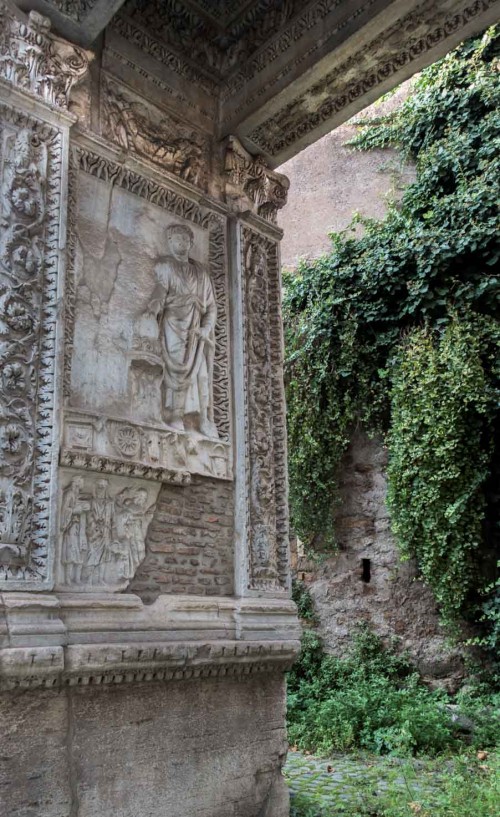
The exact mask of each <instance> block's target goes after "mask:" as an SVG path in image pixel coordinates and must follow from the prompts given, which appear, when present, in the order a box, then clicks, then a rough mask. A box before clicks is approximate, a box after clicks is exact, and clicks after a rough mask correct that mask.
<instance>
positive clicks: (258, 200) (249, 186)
mask: <svg viewBox="0 0 500 817" xmlns="http://www.w3.org/2000/svg"><path fill="white" fill-rule="evenodd" d="M224 170H225V173H226V178H227V184H226V197H227V198H228V199H229V200H232V201H235V202H237V204H238V207H239V208H241V209H242V208H243V206H244V205H245V203H247V205H248V206H249V207H250V209H252V210H254V212H256V213H257V214H258V215H259V216H262V218H265V219H266V220H267V221H270V222H271V223H272V224H276V216H277V212H278V210H280V209H281V208H282V207H284V206H285V204H286V201H287V197H288V188H289V187H290V181H289V179H288V178H287V177H286V176H284V175H283V173H276V172H275V171H274V170H270V169H269V168H268V167H267V164H266V162H265V159H264V158H263V157H262V156H251V155H250V154H249V153H247V151H246V150H245V148H244V147H243V146H242V145H241V144H240V143H239V142H238V140H237V139H236V138H235V137H234V136H230V137H229V139H228V144H227V148H226V156H225V161H224Z"/></svg>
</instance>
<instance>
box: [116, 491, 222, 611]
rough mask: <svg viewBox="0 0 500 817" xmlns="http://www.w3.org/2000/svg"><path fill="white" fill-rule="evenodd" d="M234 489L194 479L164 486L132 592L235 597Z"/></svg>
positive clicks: (145, 597) (149, 598) (146, 597)
mask: <svg viewBox="0 0 500 817" xmlns="http://www.w3.org/2000/svg"><path fill="white" fill-rule="evenodd" d="M233 512H234V509H233V488H232V485H231V484H230V483H226V482H218V481H216V480H207V479H203V478H194V479H193V481H192V482H191V484H190V485H187V486H175V485H163V487H162V489H161V492H160V496H159V498H158V505H157V510H156V514H155V517H154V519H153V521H152V523H151V526H150V529H149V531H148V536H147V539H146V558H145V560H144V562H143V563H142V565H141V566H140V568H139V570H138V571H137V574H136V577H135V579H134V580H133V582H132V583H131V585H130V587H129V590H130V591H132V592H134V593H138V594H139V595H140V596H141V598H142V599H143V600H144V601H146V602H149V601H152V600H153V599H154V598H155V597H156V596H158V594H159V593H188V594H191V593H195V594H197V595H207V596H210V595H220V596H228V595H231V593H232V592H233V528H234V524H233Z"/></svg>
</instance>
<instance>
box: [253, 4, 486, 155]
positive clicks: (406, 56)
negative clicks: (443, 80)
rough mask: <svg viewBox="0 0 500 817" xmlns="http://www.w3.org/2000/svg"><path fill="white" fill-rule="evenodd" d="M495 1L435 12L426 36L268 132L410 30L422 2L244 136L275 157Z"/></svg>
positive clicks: (411, 40) (410, 43)
mask: <svg viewBox="0 0 500 817" xmlns="http://www.w3.org/2000/svg"><path fill="white" fill-rule="evenodd" d="M496 2H497V0H475V2H474V3H473V4H472V5H470V6H466V7H464V8H463V9H462V10H461V11H460V12H456V13H455V14H452V15H450V16H448V17H447V18H445V19H444V20H443V19H442V13H441V14H438V15H436V16H435V17H434V20H431V21H430V23H431V25H434V26H435V27H434V28H433V29H432V30H430V31H428V32H427V33H426V34H425V36H422V37H420V38H419V39H418V40H415V39H414V38H412V37H410V38H409V39H408V41H407V42H406V43H405V44H404V46H403V47H402V48H401V50H399V51H398V53H397V54H394V55H392V56H391V57H390V59H388V60H387V61H386V62H385V63H383V64H382V65H378V67H377V68H376V69H375V70H374V69H370V70H369V71H366V72H365V73H364V74H363V75H362V76H361V77H360V78H358V79H356V80H354V81H353V82H351V83H349V84H348V85H347V86H344V87H343V88H342V90H341V91H340V92H339V93H337V94H335V95H333V96H330V97H328V98H327V99H326V100H324V101H323V102H322V103H321V105H320V106H319V107H318V108H317V109H316V110H315V111H307V112H306V110H307V106H305V110H304V114H303V116H302V118H301V119H300V120H299V121H298V122H296V123H295V124H294V126H293V127H287V128H286V135H278V136H275V137H272V136H270V135H269V134H273V133H275V132H276V131H277V132H278V134H280V133H281V134H283V129H282V128H281V127H278V128H276V127H275V125H276V123H278V122H279V118H280V117H283V116H286V112H287V110H288V109H289V108H291V107H292V106H296V105H297V104H300V102H301V100H305V98H306V97H309V96H311V95H312V96H314V95H315V89H318V94H317V96H318V99H320V100H321V99H322V98H323V99H324V93H323V95H322V94H321V93H319V90H320V89H322V88H326V86H327V85H328V83H329V82H333V81H334V79H335V78H336V77H342V76H344V75H347V74H348V73H349V71H350V70H351V69H352V68H353V66H356V65H357V64H359V63H360V60H361V59H362V57H363V56H364V55H366V54H369V53H370V52H372V51H377V49H378V48H379V47H380V46H381V45H382V44H383V43H384V42H389V41H390V39H391V37H392V36H393V35H394V34H396V33H397V32H398V31H399V30H403V31H404V30H405V29H406V27H409V29H410V30H411V25H412V23H413V22H414V21H415V19H416V18H417V16H418V13H419V10H420V11H421V10H422V6H425V5H426V3H423V4H422V6H418V7H417V8H416V9H413V11H412V12H411V13H410V14H408V15H406V16H405V17H403V18H402V19H400V20H398V21H397V23H395V24H394V25H393V26H391V27H390V28H388V29H386V30H385V31H383V32H382V33H381V34H380V35H379V36H378V37H376V38H375V39H374V40H372V42H371V43H369V44H368V45H367V46H366V47H365V48H364V49H363V51H362V52H361V53H357V54H354V55H353V56H351V57H350V58H349V59H348V60H346V61H345V62H344V63H342V65H340V66H338V67H337V68H335V69H334V71H332V72H331V74H329V75H327V76H326V77H325V78H323V79H322V80H320V82H319V83H318V84H317V86H314V87H313V88H312V89H309V90H308V92H307V94H306V97H299V99H297V100H295V101H294V102H293V103H290V104H289V105H288V106H286V107H285V108H282V109H281V110H280V111H278V113H277V114H275V115H273V116H272V117H270V118H268V119H266V120H265V121H264V122H262V123H261V124H260V125H259V126H258V127H257V128H255V130H253V131H252V132H251V133H250V134H248V136H247V138H248V139H249V140H250V141H252V142H253V143H254V144H255V145H258V146H259V147H260V148H261V150H263V151H264V152H265V153H267V154H269V155H271V156H276V155H277V154H279V153H280V152H281V151H283V150H285V148H287V147H289V146H290V145H292V144H293V143H294V142H296V141H298V140H299V139H301V138H302V137H304V136H306V135H307V134H308V133H311V132H312V131H314V130H315V129H316V128H318V127H320V126H321V125H322V124H323V123H324V122H327V121H328V120H329V119H331V118H332V117H333V116H334V115H335V114H336V113H338V112H339V111H341V110H342V109H343V108H345V107H347V106H348V105H350V104H352V103H353V102H355V100H356V99H358V98H359V97H362V96H363V95H364V94H365V93H367V92H368V91H370V90H371V89H373V88H375V87H376V86H377V85H380V84H381V83H383V82H384V81H386V80H387V79H388V78H389V77H390V76H391V75H392V74H396V73H397V72H398V71H399V70H400V69H401V68H402V67H403V66H404V65H408V64H410V63H412V62H413V61H414V60H416V59H418V58H420V57H421V56H422V54H424V53H425V52H426V51H430V50H431V49H432V48H434V47H435V46H436V45H437V44H438V43H439V42H441V41H443V40H445V39H446V38H447V37H449V36H450V35H451V34H454V33H455V32H456V31H459V30H460V29H461V28H464V27H465V26H466V25H467V24H468V23H469V22H470V21H471V20H473V19H474V17H477V16H478V15H480V14H483V13H484V12H486V11H488V9H489V8H490V7H491V6H493V5H495V3H496ZM424 19H425V18H424Z"/></svg>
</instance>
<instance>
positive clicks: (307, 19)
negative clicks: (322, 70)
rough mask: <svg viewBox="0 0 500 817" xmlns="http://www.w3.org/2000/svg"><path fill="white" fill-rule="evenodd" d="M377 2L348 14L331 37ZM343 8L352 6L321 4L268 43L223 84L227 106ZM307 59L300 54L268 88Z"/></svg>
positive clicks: (339, 1)
mask: <svg viewBox="0 0 500 817" xmlns="http://www.w3.org/2000/svg"><path fill="white" fill-rule="evenodd" d="M375 2H377V0H366V2H365V3H364V4H363V5H362V6H361V7H359V6H358V8H356V9H355V10H354V11H351V12H347V14H345V15H344V16H343V17H341V19H340V20H339V21H338V23H336V24H335V25H334V27H332V29H331V31H330V30H329V35H331V34H333V33H334V32H335V31H340V30H341V29H343V28H345V27H346V26H347V25H348V24H349V23H350V22H351V21H352V20H355V19H356V18H357V17H359V16H360V15H361V14H364V12H365V11H367V10H368V9H369V8H370V7H371V6H373V4H374V3H375ZM342 5H347V6H349V5H350V3H349V2H347V3H346V1H345V0H319V2H318V3H316V4H315V5H314V6H313V7H309V8H308V9H306V10H305V11H304V14H303V15H302V16H301V17H297V18H295V19H294V20H292V21H291V22H290V24H289V25H288V26H287V27H286V28H285V29H284V30H282V31H280V32H279V33H278V34H277V35H276V37H274V39H272V40H271V41H270V42H267V43H265V44H264V46H263V47H262V49H261V50H260V51H259V52H258V53H257V54H256V55H254V56H252V57H251V58H250V59H249V60H248V62H247V63H245V64H244V65H243V67H242V68H241V69H240V70H239V71H237V72H236V73H234V74H233V75H232V76H231V77H229V78H228V79H227V80H226V81H225V82H224V83H223V86H222V92H221V99H222V100H223V101H224V102H226V101H228V100H229V99H230V98H231V97H233V96H235V95H236V94H238V93H239V91H241V89H242V88H243V86H244V85H245V83H247V82H249V81H251V80H252V79H253V78H254V77H255V76H257V75H258V74H260V73H261V72H262V71H264V70H266V69H267V68H268V66H269V65H270V64H271V63H273V62H274V60H276V59H277V58H278V57H280V56H281V54H284V53H285V52H286V51H288V49H289V48H291V44H292V43H296V42H298V41H299V40H300V39H301V38H302V37H303V36H304V35H305V34H307V32H309V31H310V30H311V29H312V28H314V26H315V25H317V24H318V23H319V22H322V21H323V20H324V19H325V17H327V16H328V15H329V14H331V13H332V12H333V11H334V10H335V9H336V8H338V7H339V6H342ZM320 44H321V40H320V39H318V41H317V42H316V43H315V44H314V46H312V47H311V48H309V49H308V51H307V55H306V56H307V57H310V56H311V54H314V52H315V51H317V50H318V48H319V47H320ZM304 58H305V56H304V54H299V56H298V57H297V58H296V59H295V60H293V62H292V63H288V64H287V65H286V67H285V68H283V69H282V71H281V72H280V73H279V74H278V76H277V77H274V78H273V79H272V80H270V81H268V82H266V86H267V87H269V85H274V83H275V82H276V81H277V80H278V79H279V78H280V77H281V76H282V75H283V74H288V73H290V71H291V70H292V66H296V65H299V64H300V63H301V62H303V60H304ZM257 95H258V92H257V94H254V95H252V96H251V97H247V96H245V101H244V103H242V104H241V105H238V107H237V108H235V109H234V111H232V112H231V113H232V116H237V115H238V114H239V113H240V111H242V110H243V109H244V108H246V107H247V106H248V105H249V104H251V103H252V102H253V101H254V99H255V98H256V96H257Z"/></svg>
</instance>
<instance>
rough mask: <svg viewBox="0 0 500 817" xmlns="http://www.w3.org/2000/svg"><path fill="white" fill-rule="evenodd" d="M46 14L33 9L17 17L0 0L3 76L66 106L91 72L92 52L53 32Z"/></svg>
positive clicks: (43, 97)
mask: <svg viewBox="0 0 500 817" xmlns="http://www.w3.org/2000/svg"><path fill="white" fill-rule="evenodd" d="M50 28H51V23H50V20H49V19H48V18H47V17H44V16H43V15H41V14H39V13H38V12H36V11H32V12H30V14H29V17H28V19H27V22H24V21H23V20H21V19H18V18H17V17H16V16H15V15H14V14H13V13H12V11H11V10H10V8H9V7H8V6H7V4H6V3H5V2H3V0H0V77H1V78H3V79H4V80H7V81H8V82H11V83H13V84H14V85H16V86H18V87H19V88H22V89H23V90H25V91H28V92H29V93H31V94H34V95H36V96H38V97H41V98H42V99H43V100H44V102H47V103H49V104H50V105H55V106H57V107H59V108H67V107H68V104H69V98H70V93H71V89H72V87H73V86H74V85H75V84H76V83H77V82H79V81H80V80H81V79H83V77H84V76H85V74H86V73H87V71H88V66H89V60H90V59H91V57H92V55H91V54H90V52H87V51H84V49H82V48H79V47H78V46H76V45H72V44H71V43H68V42H66V41H65V40H62V39H60V38H59V37H57V36H55V35H54V34H52V32H51V30H50Z"/></svg>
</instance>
